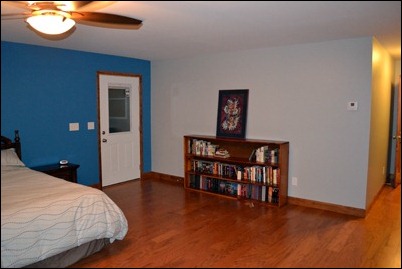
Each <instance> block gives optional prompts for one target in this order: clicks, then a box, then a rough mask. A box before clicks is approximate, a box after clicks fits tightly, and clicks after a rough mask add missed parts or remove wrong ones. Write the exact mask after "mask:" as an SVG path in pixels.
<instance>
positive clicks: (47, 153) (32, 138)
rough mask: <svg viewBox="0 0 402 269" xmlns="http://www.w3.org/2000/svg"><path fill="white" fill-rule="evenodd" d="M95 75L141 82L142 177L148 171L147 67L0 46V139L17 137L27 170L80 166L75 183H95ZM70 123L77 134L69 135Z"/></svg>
mask: <svg viewBox="0 0 402 269" xmlns="http://www.w3.org/2000/svg"><path fill="white" fill-rule="evenodd" d="M97 71H105V72H116V73H130V74H136V75H141V76H142V109H143V111H142V116H143V118H142V124H143V125H142V127H143V140H142V142H143V144H142V147H143V172H149V171H151V169H152V167H151V166H152V162H151V157H152V156H151V122H150V121H151V108H150V107H151V104H150V103H151V63H150V61H146V60H140V59H134V58H126V57H117V56H111V55H104V54H97V53H88V52H82V51H74V50H65V49H56V48H50V47H42V46H33V45H26V44H20V43H13V42H4V41H2V42H1V134H2V135H3V136H7V137H9V138H14V130H15V129H18V130H19V131H20V137H21V142H22V160H23V162H24V163H25V164H26V165H27V166H29V167H32V166H37V165H45V164H49V163H55V162H58V161H59V160H61V159H67V160H69V161H70V162H72V163H77V164H79V165H80V168H79V169H78V182H79V183H81V184H84V185H93V184H98V183H99V159H98V157H99V150H98V131H99V130H98V107H97V102H98V101H97ZM71 122H78V123H79V125H80V130H79V131H76V132H70V131H69V123H71ZM88 122H95V130H88V129H87V123H88Z"/></svg>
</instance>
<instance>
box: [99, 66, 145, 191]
mask: <svg viewBox="0 0 402 269" xmlns="http://www.w3.org/2000/svg"><path fill="white" fill-rule="evenodd" d="M102 75H106V76H122V77H134V78H137V79H138V81H139V85H138V98H139V99H138V100H139V104H138V109H139V111H138V116H139V120H138V121H137V122H138V126H132V131H135V130H138V135H139V147H140V150H139V154H140V156H139V160H140V163H139V173H140V178H141V177H142V171H143V147H142V141H143V137H142V133H143V132H142V76H141V75H135V74H127V73H115V72H103V71H98V72H97V84H98V85H97V88H98V91H97V98H98V100H97V104H98V127H99V130H98V157H99V184H100V187H101V188H102V186H103V176H102V151H101V149H102V143H103V142H102V135H101V132H102V123H101V103H100V102H101V98H100V94H101V92H100V91H101V85H100V77H101V76H102ZM136 114H137V113H136Z"/></svg>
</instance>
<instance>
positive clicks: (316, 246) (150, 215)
mask: <svg viewBox="0 0 402 269" xmlns="http://www.w3.org/2000/svg"><path fill="white" fill-rule="evenodd" d="M104 191H105V192H106V193H107V194H108V196H109V197H110V198H112V199H113V200H114V201H115V202H116V203H117V205H119V207H120V208H121V209H122V210H123V212H124V214H125V215H126V218H127V220H128V223H129V231H128V234H127V236H126V237H125V239H124V240H122V241H115V242H114V243H113V244H111V245H109V246H107V247H106V248H105V249H103V250H102V251H100V252H99V253H96V254H94V255H92V256H90V257H88V258H86V259H84V260H82V261H80V262H78V263H76V264H74V265H73V266H71V267H73V268H104V267H109V268H129V267H148V268H151V267H152V268H155V267H158V268H159V267H164V268H172V267H174V268H194V267H201V268H202V267H204V268H205V267H214V268H217V267H219V268H235V267H242V268H245V267H248V268H263V267H265V268H267V267H271V268H273V267H293V268H322V267H325V268H328V267H344V268H361V267H371V268H382V267H388V268H400V267H401V190H400V186H398V187H397V188H396V189H393V188H392V187H389V186H385V187H384V189H383V190H382V192H381V193H380V195H379V196H378V198H377V200H376V201H375V203H374V204H373V206H372V208H371V209H370V211H369V213H368V215H367V216H366V217H365V218H358V217H353V216H350V215H343V214H339V213H334V212H329V211H324V210H320V209H314V208H307V207H302V206H297V205H286V206H284V207H282V208H270V207H263V206H258V205H254V207H252V206H250V205H247V204H246V203H244V202H238V201H235V200H229V199H223V198H219V197H215V196H209V195H206V194H202V193H197V192H188V191H185V190H184V189H183V187H182V186H181V185H178V184H174V183H170V182H166V181H160V180H142V181H139V180H138V181H130V182H127V183H123V184H118V185H114V186H110V187H107V188H106V189H105V190H104Z"/></svg>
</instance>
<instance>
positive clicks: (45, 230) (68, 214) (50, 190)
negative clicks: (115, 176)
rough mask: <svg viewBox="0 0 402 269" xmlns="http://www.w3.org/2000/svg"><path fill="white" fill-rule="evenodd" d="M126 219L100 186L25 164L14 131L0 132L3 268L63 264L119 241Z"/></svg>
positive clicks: (69, 263) (59, 265)
mask: <svg viewBox="0 0 402 269" xmlns="http://www.w3.org/2000/svg"><path fill="white" fill-rule="evenodd" d="M127 231H128V223H127V219H126V218H125V216H124V214H123V212H122V211H121V209H120V208H119V207H118V206H117V205H116V204H115V203H114V202H113V201H112V200H111V199H110V198H109V197H108V196H107V195H106V194H105V193H104V192H102V191H101V190H98V189H95V188H92V187H88V186H83V185H80V184H77V183H72V182H68V181H65V180H63V179H59V178H56V177H53V176H50V175H47V174H44V173H42V172H38V171H34V170H32V169H30V168H28V167H27V166H25V165H24V163H23V162H22V159H21V144H20V141H19V136H18V132H16V137H15V139H14V141H12V140H10V139H9V138H7V137H3V136H1V267H2V268H19V267H33V268H34V267H36V268H44V267H47V268H51V267H53V268H54V267H67V266H69V265H71V264H73V263H75V262H77V261H78V260H80V259H82V258H84V257H87V256H89V255H91V254H93V253H95V252H98V251H99V250H101V249H102V248H103V247H104V246H106V245H107V244H110V243H113V242H114V241H115V240H123V239H124V237H125V235H126V234H127Z"/></svg>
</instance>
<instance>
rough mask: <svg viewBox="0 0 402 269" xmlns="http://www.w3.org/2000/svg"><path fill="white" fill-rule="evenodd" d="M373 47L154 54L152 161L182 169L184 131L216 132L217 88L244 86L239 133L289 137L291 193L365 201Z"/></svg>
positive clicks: (342, 43)
mask: <svg viewBox="0 0 402 269" xmlns="http://www.w3.org/2000/svg"><path fill="white" fill-rule="evenodd" d="M372 46H373V40H372V38H370V37H365V38H357V39H347V40H336V41H330V42H322V43H312V44H303V45H295V46H284V47H276V48H266V49H256V50H248V51H241V52H233V53H222V54H216V55H205V56H200V57H196V58H187V59H181V60H168V61H159V62H152V63H151V72H152V78H151V88H152V92H151V103H152V112H151V114H152V115H151V118H152V120H151V122H152V123H151V124H152V156H153V160H152V168H153V169H152V170H153V171H155V172H160V173H165V174H171V175H176V176H183V175H184V172H183V167H184V164H183V135H186V134H200V135H215V133H216V120H217V106H218V91H219V90H220V89H249V104H248V105H249V106H248V117H247V131H246V137H247V138H256V139H277V140H287V141H289V142H290V155H289V193H288V194H289V196H292V197H298V198H303V199H309V200H314V201H321V202H326V203H333V204H338V205H344V206H350V207H354V208H361V209H365V208H366V190H367V178H368V173H369V171H368V158H369V142H370V141H369V139H370V111H371V80H372V57H371V55H372ZM349 101H357V102H358V106H359V108H358V110H357V111H348V110H347V103H348V102H349ZM292 177H297V178H298V185H297V186H292V185H291V182H292V180H291V179H292ZM384 180H385V177H384Z"/></svg>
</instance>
